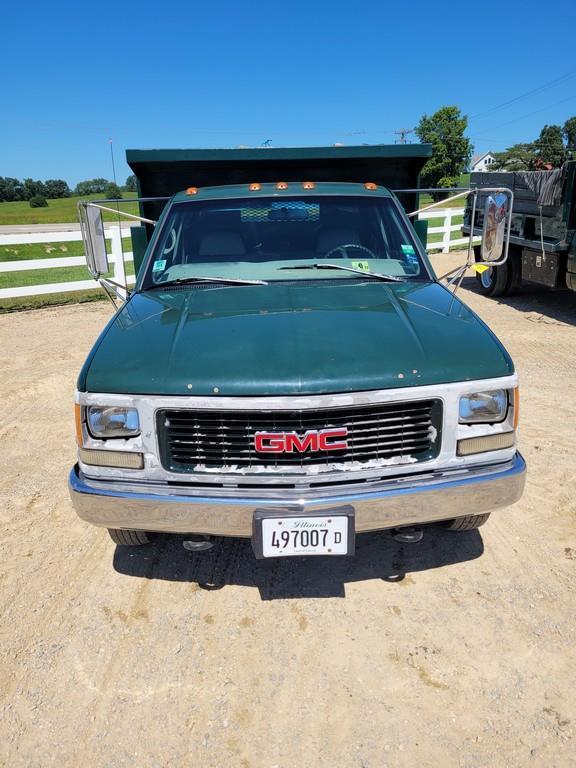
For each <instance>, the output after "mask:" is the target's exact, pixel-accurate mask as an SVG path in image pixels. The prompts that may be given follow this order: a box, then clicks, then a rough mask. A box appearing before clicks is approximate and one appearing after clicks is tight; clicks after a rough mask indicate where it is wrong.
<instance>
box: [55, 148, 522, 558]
mask: <svg viewBox="0 0 576 768" xmlns="http://www.w3.org/2000/svg"><path fill="white" fill-rule="evenodd" d="M429 155H430V147H428V146H419V145H411V146H391V147H386V146H378V147H329V148H314V149H287V150H280V149H258V150H219V151H202V150H154V151H137V150H134V151H128V153H127V159H128V163H129V164H130V166H131V168H132V169H133V171H134V173H135V174H136V176H137V179H138V184H139V195H140V198H139V199H140V204H141V208H140V211H141V217H136V218H140V220H141V223H142V226H141V227H139V226H137V227H134V228H133V250H134V258H135V261H136V269H137V278H136V283H135V286H134V289H133V290H132V291H130V292H129V295H127V294H126V292H125V289H124V287H121V286H114V285H110V281H108V283H107V287H108V290H111V291H113V292H116V293H117V296H118V297H119V299H120V301H121V306H120V307H119V308H118V310H117V311H116V313H115V314H114V316H113V317H112V318H111V320H110V322H109V323H108V324H107V326H106V327H105V328H104V330H103V331H102V333H101V335H100V337H99V338H98V340H97V341H96V343H95V344H94V347H93V349H92V351H91V352H90V354H89V355H88V358H87V360H86V362H85V364H84V366H83V368H82V370H81V372H80V375H79V378H78V383H77V393H76V430H77V440H78V463H77V464H76V465H75V466H74V467H73V469H72V471H71V473H70V478H69V487H70V493H71V497H72V500H73V503H74V506H75V508H76V510H77V512H78V514H79V515H80V517H81V518H83V519H84V520H87V521H89V522H91V523H93V524H95V525H99V526H104V527H106V528H108V529H109V531H110V535H111V536H112V539H113V540H114V541H115V542H116V543H117V544H121V545H135V544H144V543H146V542H148V541H149V539H150V536H151V535H152V534H153V533H155V532H160V533H181V534H186V536H185V542H186V544H187V548H188V549H197V550H200V549H204V548H208V547H210V546H211V544H212V543H213V538H214V537H220V536H233V537H248V538H251V540H252V544H253V548H254V553H255V555H256V556H257V557H281V556H290V555H293V556H294V555H296V556H301V555H350V554H353V552H354V543H355V539H356V536H357V535H358V534H362V533H363V532H367V531H377V530H384V529H405V528H408V527H413V526H418V525H421V524H423V523H431V522H437V523H441V524H442V525H444V526H447V527H448V528H450V529H452V530H457V531H460V530H468V529H471V528H476V527H478V526H479V525H481V524H482V523H483V522H484V521H485V520H486V519H487V517H488V516H489V514H490V512H491V511H492V510H495V509H499V508H502V507H506V506H508V505H510V504H512V503H514V502H515V501H516V500H517V499H518V498H519V497H520V495H521V493H522V489H523V485H524V476H525V463H524V460H523V458H522V456H521V455H520V453H519V452H518V450H517V445H516V426H517V420H518V380H517V376H516V373H515V371H514V365H513V363H512V360H511V359H510V356H509V355H508V353H507V352H506V350H505V349H504V347H503V346H502V344H501V343H500V342H499V341H498V339H497V338H496V337H495V336H494V334H493V333H492V332H491V331H490V330H489V329H488V328H487V327H486V325H485V324H484V323H483V322H482V321H481V320H480V319H479V318H478V317H477V316H476V315H475V314H474V313H473V312H472V311H471V310H470V309H469V308H468V307H466V306H465V305H464V304H463V303H462V302H461V301H460V300H459V298H457V297H456V296H455V295H454V294H453V293H452V292H451V291H450V290H448V288H447V287H446V286H444V285H443V284H441V283H440V282H439V281H438V279H437V278H436V276H435V275H434V272H433V270H432V268H431V266H430V263H429V261H428V258H427V255H426V251H425V248H424V246H423V242H422V240H421V239H420V238H419V236H418V233H417V231H416V229H415V228H414V227H413V226H412V224H411V222H410V219H409V218H408V216H407V214H406V211H405V208H406V209H407V210H412V209H413V208H414V207H415V205H416V202H417V200H416V198H417V192H415V189H417V185H418V175H419V172H420V169H421V167H422V165H423V164H424V163H425V162H426V159H427V157H429ZM391 188H392V189H394V188H395V189H400V188H401V189H404V190H407V191H404V192H398V194H395V193H394V192H392V191H390V189H391ZM107 206H109V203H103V204H102V205H101V206H100V205H99V204H98V203H95V202H89V203H85V204H83V207H82V209H81V221H82V226H83V231H84V234H85V243H86V249H87V250H86V252H87V258H88V263H89V266H90V269H91V272H92V274H93V275H94V276H95V277H99V276H101V275H102V274H104V273H105V272H106V269H107V262H106V254H105V248H104V249H103V238H102V237H101V234H102V233H101V227H102V224H101V219H99V218H98V217H99V216H101V212H100V208H101V207H107ZM403 206H404V207H405V208H404V207H403ZM420 234H422V233H420ZM424 240H425V237H424ZM495 258H496V259H498V258H499V254H498V253H496V255H495ZM498 263H500V262H498Z"/></svg>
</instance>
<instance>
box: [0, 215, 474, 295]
mask: <svg viewBox="0 0 576 768" xmlns="http://www.w3.org/2000/svg"><path fill="white" fill-rule="evenodd" d="M463 213H464V208H436V209H433V210H431V211H425V212H424V213H421V214H420V215H419V216H418V218H419V219H428V220H429V219H443V224H442V226H441V227H430V228H429V229H428V234H429V235H434V234H442V239H441V240H440V241H438V242H437V243H429V244H428V250H429V251H438V250H440V251H442V253H448V251H449V250H450V248H451V247H454V246H458V245H467V244H468V238H467V237H461V238H458V239H455V240H453V239H452V233H453V232H457V231H458V230H459V229H460V228H461V226H462V225H461V224H452V220H453V218H456V217H457V216H462V214H463ZM104 234H105V237H106V238H107V239H109V240H110V241H111V247H110V254H109V260H110V263H111V264H112V265H113V266H114V275H113V280H115V281H116V282H117V283H120V284H122V285H124V284H126V282H125V281H126V279H127V281H128V284H132V283H134V280H135V278H134V276H133V275H128V276H127V277H126V276H125V274H124V264H123V262H122V257H121V249H122V237H129V236H130V227H128V226H126V227H122V231H120V227H119V226H114V227H107V228H106V229H105V230H104ZM81 239H82V236H81V234H80V232H79V231H75V232H34V233H23V234H13V235H2V234H0V246H3V245H24V244H29V243H64V242H74V241H79V240H81ZM124 259H125V260H126V261H132V260H133V256H132V252H131V251H129V252H125V253H124ZM85 263H86V262H85V260H84V256H63V257H57V258H53V259H29V260H25V261H0V272H21V271H24V270H31V269H34V270H35V269H58V268H59V267H81V266H84V265H85ZM97 286H98V283H97V282H96V281H95V280H91V279H90V280H74V281H69V282H65V283H48V284H42V285H26V286H21V287H18V288H0V299H8V298H14V297H19V296H39V295H41V294H46V293H66V292H68V291H83V290H88V289H90V288H96V287H97Z"/></svg>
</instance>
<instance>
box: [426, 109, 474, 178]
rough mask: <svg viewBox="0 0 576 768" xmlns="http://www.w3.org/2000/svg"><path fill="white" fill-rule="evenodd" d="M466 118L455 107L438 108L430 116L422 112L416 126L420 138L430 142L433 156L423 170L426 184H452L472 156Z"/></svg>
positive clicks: (427, 142)
mask: <svg viewBox="0 0 576 768" xmlns="http://www.w3.org/2000/svg"><path fill="white" fill-rule="evenodd" d="M467 125H468V118H467V117H466V115H463V114H461V112H460V110H459V109H458V107H441V108H440V109H439V110H438V111H437V112H435V113H434V114H433V115H430V116H428V115H422V117H421V118H420V122H419V123H418V126H417V127H416V134H417V136H418V138H419V139H420V141H422V142H423V143H425V144H432V157H431V158H430V160H428V162H427V163H426V165H425V166H424V168H423V169H422V174H421V182H422V185H423V186H425V187H437V186H442V187H455V186H457V184H458V179H459V177H460V174H462V173H463V172H464V171H465V170H466V167H467V166H468V163H469V162H470V157H471V156H472V145H471V143H470V139H468V138H467V137H466V136H464V131H465V130H466V127H467Z"/></svg>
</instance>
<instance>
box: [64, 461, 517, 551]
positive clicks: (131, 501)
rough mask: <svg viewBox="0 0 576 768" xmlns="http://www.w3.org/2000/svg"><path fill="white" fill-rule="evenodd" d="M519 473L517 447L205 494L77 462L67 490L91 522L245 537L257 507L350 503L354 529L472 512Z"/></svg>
mask: <svg viewBox="0 0 576 768" xmlns="http://www.w3.org/2000/svg"><path fill="white" fill-rule="evenodd" d="M525 474H526V464H525V462H524V459H523V458H522V456H521V455H520V453H516V455H515V456H514V457H513V458H512V459H511V460H510V461H507V462H504V463H499V464H489V465H484V466H481V467H470V468H462V469H457V470H455V469H452V470H448V471H444V472H442V471H435V472H430V473H428V474H425V475H422V474H421V475H412V476H404V477H401V478H395V479H389V480H380V481H378V482H372V483H370V484H368V483H363V484H360V483H358V484H354V485H353V486H343V487H334V486H333V487H331V488H315V489H314V488H312V489H304V490H299V489H278V488H275V489H266V488H263V489H262V491H259V492H258V494H256V493H254V491H253V490H250V491H244V492H242V491H241V490H240V489H238V488H234V489H231V488H228V489H224V488H219V489H214V490H211V491H210V495H206V493H207V492H206V489H205V488H203V489H194V488H186V487H181V486H180V487H178V486H172V485H166V484H153V483H142V482H126V481H118V482H110V481H104V480H91V479H88V478H86V477H84V475H83V474H82V473H81V472H80V470H79V468H78V465H76V466H75V467H74V468H73V469H72V471H71V472H70V478H69V490H70V496H71V498H72V502H73V504H74V507H75V509H76V511H77V513H78V515H79V516H80V517H81V518H82V519H83V520H86V521H87V522H89V523H92V524H94V525H100V526H104V527H106V528H124V529H136V530H145V531H163V532H167V533H204V534H208V535H214V536H242V537H249V536H251V535H252V519H253V515H254V511H255V510H256V509H267V510H274V509H275V510H282V509H284V510H286V509H289V510H293V511H300V512H302V513H303V514H306V513H313V512H318V511H321V510H323V509H329V508H332V507H335V506H339V505H342V504H351V505H352V506H353V507H354V509H355V512H356V531H357V532H358V533H361V532H364V531H377V530H382V529H384V528H395V527H400V526H405V525H416V524H423V523H431V522H434V521H436V520H449V519H452V518H455V517H463V516H465V515H479V514H482V513H483V512H491V511H492V510H494V509H499V508H501V507H507V506H509V505H510V504H513V503H514V502H515V501H517V500H518V499H519V498H520V496H521V495H522V491H523V489H524V481H525ZM248 494H251V495H248Z"/></svg>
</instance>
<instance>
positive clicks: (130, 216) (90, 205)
mask: <svg viewBox="0 0 576 768" xmlns="http://www.w3.org/2000/svg"><path fill="white" fill-rule="evenodd" d="M110 202H111V203H124V202H126V201H125V200H110ZM86 207H88V208H100V210H101V211H110V213H116V214H120V216H126V217H127V218H128V219H134V220H135V221H143V222H144V223H145V224H157V223H158V222H157V221H155V220H154V219H146V218H144V216H136V215H135V214H134V213H126V211H117V210H116V209H115V208H108V207H107V206H105V205H100V204H99V203H86Z"/></svg>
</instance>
